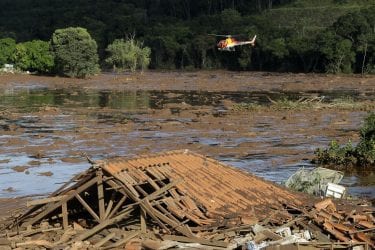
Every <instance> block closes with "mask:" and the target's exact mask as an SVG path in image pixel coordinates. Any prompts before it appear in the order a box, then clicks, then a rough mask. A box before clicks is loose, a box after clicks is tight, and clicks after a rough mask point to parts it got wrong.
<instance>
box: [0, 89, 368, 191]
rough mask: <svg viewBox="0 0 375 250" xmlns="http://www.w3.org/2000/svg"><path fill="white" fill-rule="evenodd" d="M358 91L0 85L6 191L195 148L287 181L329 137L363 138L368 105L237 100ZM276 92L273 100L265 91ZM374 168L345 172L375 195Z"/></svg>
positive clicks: (0, 165)
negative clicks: (97, 163) (120, 160)
mask: <svg viewBox="0 0 375 250" xmlns="http://www.w3.org/2000/svg"><path fill="white" fill-rule="evenodd" d="M349 95H350V96H351V97H352V98H354V99H360V100H364V99H370V100H373V99H374V96H372V95H359V94H358V93H356V92H353V91H350V92H348V91H347V92H345V91H341V92H340V91H334V92H324V91H320V92H305V93H304V92H287V93H281V92H272V91H268V92H207V91H174V92H169V91H119V90H116V91H115V90H85V89H82V88H70V89H49V88H45V87H43V86H38V85H29V86H28V87H18V88H17V87H12V88H8V89H3V90H1V92H0V132H1V134H0V147H1V150H0V197H14V196H28V195H32V196H35V195H46V194H48V193H50V192H52V191H54V190H55V189H56V188H57V187H58V186H60V185H61V184H62V183H64V182H65V181H67V180H68V179H69V178H70V177H72V175H74V174H76V173H78V172H80V171H82V170H84V169H86V168H88V167H89V164H88V163H87V161H86V160H85V158H84V157H83V156H82V154H83V153H86V154H87V155H89V156H90V157H91V158H93V159H94V160H97V159H103V158H107V157H113V156H118V155H127V156H134V155H137V154H142V153H151V152H160V151H164V150H173V149H183V148H187V149H191V150H194V151H196V152H198V153H201V154H205V155H208V156H211V157H213V158H215V159H218V160H220V161H223V162H226V163H228V164H230V165H234V166H236V167H239V168H241V169H244V170H246V171H249V172H252V173H254V174H256V175H258V176H261V177H264V178H265V179H268V180H271V181H274V182H277V183H281V182H283V181H285V180H286V179H287V178H288V177H289V176H290V175H291V174H292V173H294V172H295V171H296V170H298V169H299V168H301V167H305V168H313V167H314V166H313V165H312V164H311V163H310V160H311V159H312V157H313V152H314V150H315V149H316V148H317V147H325V146H326V145H327V144H328V143H329V142H330V141H331V140H334V139H336V140H339V141H341V142H346V141H347V140H348V139H351V140H352V141H354V142H355V141H356V140H358V135H357V129H358V127H359V126H360V124H361V121H362V119H363V117H364V116H365V115H366V112H364V111H363V112H361V111H350V110H346V111H338V110H332V109H328V110H308V111H306V110H305V111H297V110H296V111H293V110H281V111H271V110H270V111H266V112H265V111H251V112H250V111H233V110H232V109H231V107H233V105H235V104H236V103H257V104H262V105H269V98H271V99H273V100H277V99H279V98H288V99H299V98H300V97H301V96H320V97H321V96H324V101H326V102H330V101H332V100H334V99H335V98H341V97H347V96H349ZM268 97H269V98H268ZM374 179H375V178H374V176H373V175H371V174H362V175H359V174H351V175H349V174H348V175H346V176H345V178H344V180H343V182H342V183H343V184H344V185H346V186H347V187H349V192H350V193H351V194H352V195H355V196H367V197H372V198H375V192H374V186H375V180H374Z"/></svg>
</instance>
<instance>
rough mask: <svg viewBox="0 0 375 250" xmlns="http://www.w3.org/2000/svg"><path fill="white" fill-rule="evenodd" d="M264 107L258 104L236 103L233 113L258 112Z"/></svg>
mask: <svg viewBox="0 0 375 250" xmlns="http://www.w3.org/2000/svg"><path fill="white" fill-rule="evenodd" d="M263 108H264V106H262V105H260V104H257V103H244V102H242V103H236V104H234V105H233V107H232V110H233V111H256V110H261V109H263Z"/></svg>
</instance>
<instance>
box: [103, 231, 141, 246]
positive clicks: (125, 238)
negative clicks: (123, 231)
mask: <svg viewBox="0 0 375 250" xmlns="http://www.w3.org/2000/svg"><path fill="white" fill-rule="evenodd" d="M140 233H141V231H133V232H130V233H128V234H127V235H124V238H123V239H122V240H119V241H117V242H116V243H115V244H113V245H110V246H108V247H104V248H103V249H118V247H120V246H121V245H124V244H126V243H127V242H128V241H129V240H131V239H133V238H134V237H136V236H138V235H139V234H140Z"/></svg>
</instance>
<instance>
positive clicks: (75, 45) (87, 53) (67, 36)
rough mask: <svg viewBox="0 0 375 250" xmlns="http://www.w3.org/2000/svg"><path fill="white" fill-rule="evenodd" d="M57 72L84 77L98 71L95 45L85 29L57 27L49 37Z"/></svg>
mask: <svg viewBox="0 0 375 250" xmlns="http://www.w3.org/2000/svg"><path fill="white" fill-rule="evenodd" d="M51 47H52V51H53V54H54V57H55V65H56V70H57V73H59V74H63V75H66V76H69V77H79V78H85V77H87V76H90V75H93V74H96V73H98V72H99V65H98V61H99V58H98V53H97V45H96V42H95V40H94V39H92V38H91V36H90V34H89V33H88V32H87V30H86V29H84V28H80V27H70V28H66V29H57V30H56V31H55V32H54V33H53V35H52V38H51Z"/></svg>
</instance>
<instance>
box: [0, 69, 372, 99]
mask: <svg viewBox="0 0 375 250" xmlns="http://www.w3.org/2000/svg"><path fill="white" fill-rule="evenodd" d="M25 85H38V86H44V87H48V88H70V87H77V86H78V87H81V88H85V89H127V90H184V91H188V90H197V91H276V92H277V91H302V92H306V91H328V90H330V91H335V90H339V91H342V90H348V91H353V90H355V91H359V92H361V93H363V94H366V93H368V92H374V90H375V76H366V77H361V76H359V75H355V76H337V75H323V74H285V73H283V74H278V73H268V72H228V71H199V72H170V71H168V72H158V71H148V72H145V73H143V74H142V73H125V74H112V73H106V74H101V75H98V76H94V77H91V78H90V79H71V78H62V77H44V76H34V75H12V74H9V75H0V88H9V87H16V86H25Z"/></svg>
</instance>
